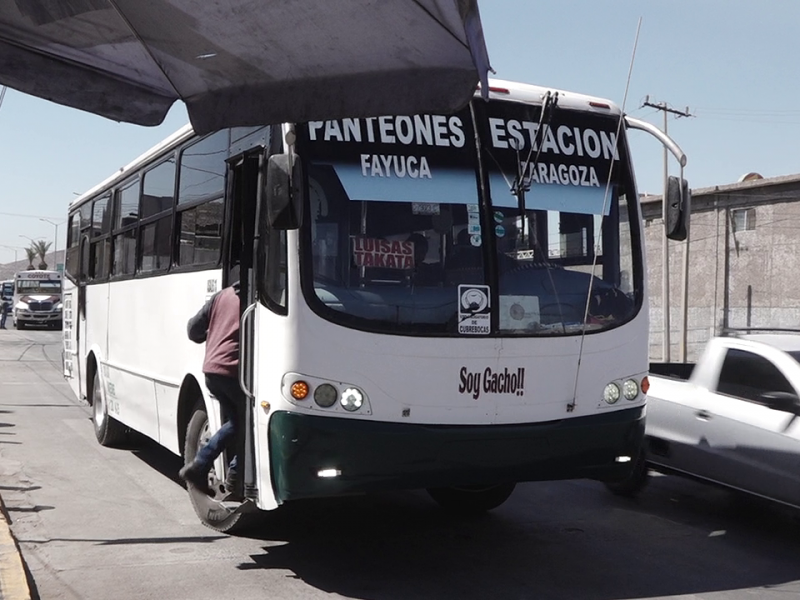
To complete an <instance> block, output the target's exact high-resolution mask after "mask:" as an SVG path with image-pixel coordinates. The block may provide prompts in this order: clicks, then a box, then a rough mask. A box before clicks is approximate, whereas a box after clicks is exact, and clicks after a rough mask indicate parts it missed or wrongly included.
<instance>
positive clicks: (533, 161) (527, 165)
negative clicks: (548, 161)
mask: <svg viewBox="0 0 800 600" xmlns="http://www.w3.org/2000/svg"><path fill="white" fill-rule="evenodd" d="M557 106H558V92H550V91H549V90H548V92H547V93H546V94H545V95H544V100H543V101H542V111H541V113H539V127H538V128H537V129H536V135H535V136H534V138H533V141H532V142H531V147H530V148H529V149H528V156H527V157H526V158H525V162H522V161H521V160H520V156H519V150H520V149H519V148H517V176H516V177H515V178H514V182H513V183H512V184H511V193H512V194H513V195H515V196H516V197H517V205H518V207H519V216H520V217H521V218H523V219H524V218H525V192H529V191H530V189H531V182H532V181H533V178H531V177H529V178H528V180H527V182H526V181H525V174H526V173H530V172H531V169H535V168H536V165H537V164H538V163H539V155H540V154H541V153H542V140H543V139H544V135H545V132H546V130H547V129H549V128H550V123H551V122H552V120H553V114H554V113H555V109H556V107H557ZM545 119H546V121H545ZM534 148H536V156H534V155H533V149H534Z"/></svg>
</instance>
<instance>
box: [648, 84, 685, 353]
mask: <svg viewBox="0 0 800 600" xmlns="http://www.w3.org/2000/svg"><path fill="white" fill-rule="evenodd" d="M645 106H648V107H650V108H655V109H657V110H660V111H662V112H663V113H664V135H667V115H668V114H673V115H675V116H676V117H691V116H692V115H691V114H689V107H688V106H687V107H686V110H685V111H680V110H675V109H674V108H671V107H670V106H669V105H668V104H667V103H666V102H650V96H645V99H644V102H643V103H642V107H645ZM668 181H669V163H668V160H667V147H666V146H664V193H663V194H662V196H661V218H662V220H663V222H664V225H665V226H666V224H667V182H668ZM661 255H662V263H663V265H664V267H663V271H662V275H661V306H662V309H663V312H664V315H663V323H664V324H663V327H664V337H663V340H662V347H661V354H662V360H663V361H664V362H669V361H670V318H669V311H670V306H669V304H670V303H669V239H668V238H667V236H666V235H664V241H663V243H662V245H661ZM688 259H689V238H688V236H687V238H686V251H685V253H684V262H685V263H686V269H687V273H688ZM686 285H687V282H686V281H684V296H686V294H687V289H688V288H687V287H686ZM685 310H686V301H684V311H685ZM685 319H686V316H685V315H684V322H685ZM684 327H685V324H684ZM685 343H686V335H685V334H684V336H683V347H685ZM684 354H685V352H684ZM684 360H685V358H684Z"/></svg>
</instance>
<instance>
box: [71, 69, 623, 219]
mask: <svg viewBox="0 0 800 600" xmlns="http://www.w3.org/2000/svg"><path fill="white" fill-rule="evenodd" d="M547 92H550V93H558V105H559V106H561V107H562V108H567V109H570V110H578V111H585V112H594V113H597V114H605V115H621V114H622V110H621V109H620V108H619V107H618V106H617V105H616V104H614V103H613V102H612V101H611V100H606V99H605V98H599V97H596V96H587V95H585V94H578V93H575V92H567V91H565V90H559V89H555V88H548V87H544V86H539V85H533V84H528V83H519V82H516V81H506V80H504V79H489V98H490V99H493V100H507V101H513V102H524V103H526V104H537V105H539V104H541V103H542V100H543V98H544V95H545V94H546V93H547ZM475 97H477V98H480V89H477V90H476V91H475ZM193 135H194V131H193V130H192V126H191V125H189V124H187V125H184V126H183V127H181V128H180V129H178V130H177V131H176V132H175V133H173V134H172V135H170V136H169V137H167V138H166V139H164V140H162V141H161V142H159V143H158V144H156V145H155V146H153V147H152V148H150V149H149V150H147V151H146V152H144V153H143V154H141V155H140V156H138V157H137V158H136V159H134V160H132V161H131V162H130V163H128V164H127V165H125V166H124V167H120V169H119V170H118V171H117V172H116V173H114V174H113V175H111V176H109V177H107V178H106V179H105V180H103V181H101V182H100V183H99V184H97V185H96V186H94V187H93V188H91V189H90V190H88V191H87V192H84V193H83V194H81V195H80V196H78V197H77V198H75V199H74V200H73V201H72V202H71V203H70V209H72V208H74V207H76V206H78V205H80V204H83V202H84V201H86V200H87V199H89V198H92V197H94V196H95V195H96V194H97V193H98V192H100V191H102V190H103V189H105V188H107V187H110V186H111V185H112V184H114V183H116V182H117V181H120V180H122V179H124V178H125V177H126V176H127V175H128V173H130V172H131V171H135V170H136V169H138V168H139V167H140V166H142V165H143V164H145V163H147V162H148V161H150V160H152V159H154V158H156V157H158V156H159V155H160V154H161V153H162V152H165V151H167V150H169V149H170V148H173V147H176V146H178V145H180V144H182V143H183V142H185V141H186V140H188V139H190V138H191V137H192V136H193Z"/></svg>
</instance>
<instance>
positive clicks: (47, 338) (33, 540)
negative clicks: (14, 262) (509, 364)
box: [0, 330, 800, 600]
mask: <svg viewBox="0 0 800 600" xmlns="http://www.w3.org/2000/svg"><path fill="white" fill-rule="evenodd" d="M59 335H60V334H59V333H57V332H46V331H30V330H26V331H22V332H17V331H14V330H6V331H3V330H0V494H2V498H3V500H4V502H5V504H6V507H7V510H8V514H9V516H10V518H11V520H12V531H13V533H14V535H15V536H16V538H17V539H18V541H19V544H20V546H21V548H22V555H23V559H24V561H25V563H26V565H27V568H28V569H29V572H30V575H31V579H32V582H33V584H32V594H33V597H34V598H37V597H38V598H41V599H42V600H53V599H62V598H63V599H69V600H73V599H81V600H95V599H97V600H107V599H109V598H113V599H114V600H134V599H135V600H144V599H158V600H182V599H186V600H189V599H191V600H197V599H200V598H221V599H226V600H227V599H251V598H252V599H255V598H258V599H259V600H263V599H264V598H270V599H280V598H287V599H288V598H291V599H296V598H301V599H314V598H331V597H334V598H358V599H365V600H366V599H370V600H372V599H376V600H378V599H380V600H389V599H392V600H394V599H397V600H406V599H417V598H435V599H440V598H459V600H463V599H471V598H476V599H477V598H480V599H481V600H485V599H487V598H514V599H521V598H531V599H536V600H544V599H551V598H552V599H562V598H564V599H569V600H582V599H587V600H589V599H591V600H617V599H625V598H678V597H680V598H694V599H698V598H702V599H712V598H713V599H714V600H719V599H731V600H733V599H737V600H738V599H742V600H743V599H748V600H751V599H753V598H759V599H776V600H777V599H781V600H786V599H787V598H792V597H798V596H800V558H798V557H800V524H798V520H797V519H796V518H795V515H792V514H790V513H788V512H786V511H784V510H780V509H777V508H775V507H773V506H770V505H767V504H763V503H760V502H756V501H747V500H743V499H741V498H739V497H737V496H735V495H733V494H730V493H728V492H725V491H722V490H717V489H712V488H709V487H706V486H703V485H701V484H698V483H694V482H690V481H685V480H681V479H677V478H672V477H657V478H653V479H652V481H651V484H650V486H649V487H648V488H647V489H646V490H645V492H644V493H643V494H642V496H641V497H640V498H639V499H638V500H636V501H630V500H625V499H622V498H617V497H614V496H612V495H610V494H609V493H607V492H606V490H605V488H604V487H603V486H602V485H600V484H598V483H595V482H591V481H572V482H554V483H549V482H548V483H528V484H522V485H520V486H518V487H517V490H516V492H515V493H514V495H513V496H512V497H511V499H510V500H509V501H508V502H507V503H506V504H504V505H503V506H502V507H500V508H499V509H497V510H495V511H493V512H492V513H490V514H488V515H486V516H483V517H480V518H473V519H456V518H451V517H449V516H448V515H446V514H444V513H443V512H442V511H441V510H440V509H439V508H438V507H437V506H436V505H435V504H434V503H433V502H432V501H431V500H430V499H429V498H428V497H427V495H426V494H425V493H424V492H399V493H391V494H382V495H376V496H368V497H350V498H340V499H335V500H323V501H308V502H297V503H294V504H291V505H286V506H284V507H281V508H280V509H279V510H278V511H275V512H273V513H269V514H268V515H267V518H266V519H265V522H264V524H263V526H262V527H261V528H260V529H259V530H258V531H254V532H252V534H251V536H250V537H232V536H226V535H221V534H217V533H215V532H213V531H211V530H209V529H207V528H205V527H203V526H202V525H200V524H199V523H198V521H197V520H196V518H195V516H194V513H193V511H192V508H191V505H190V503H189V500H188V497H187V496H186V492H185V490H184V489H183V487H182V486H181V485H180V483H178V482H177V480H176V472H177V470H178V468H179V467H180V464H181V462H180V459H178V458H177V457H175V456H173V455H171V454H170V453H168V452H166V451H164V450H162V449H160V448H158V447H156V446H155V445H154V444H152V443H149V442H143V444H142V445H141V447H140V448H139V449H137V450H133V451H129V450H112V449H107V448H103V447H101V446H99V445H98V444H97V442H96V441H95V438H94V433H93V430H92V424H91V421H90V412H89V408H88V406H86V405H85V404H84V403H82V402H79V401H78V400H77V399H75V398H74V397H73V395H72V393H71V390H70V388H69V387H68V385H67V384H66V383H65V382H64V380H63V379H62V377H61V373H60V361H61V350H60V345H59Z"/></svg>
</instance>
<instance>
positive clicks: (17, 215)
mask: <svg viewBox="0 0 800 600" xmlns="http://www.w3.org/2000/svg"><path fill="white" fill-rule="evenodd" d="M0 215H2V216H4V217H25V218H27V219H58V218H59V217H50V216H44V215H23V214H20V213H9V212H0Z"/></svg>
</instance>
